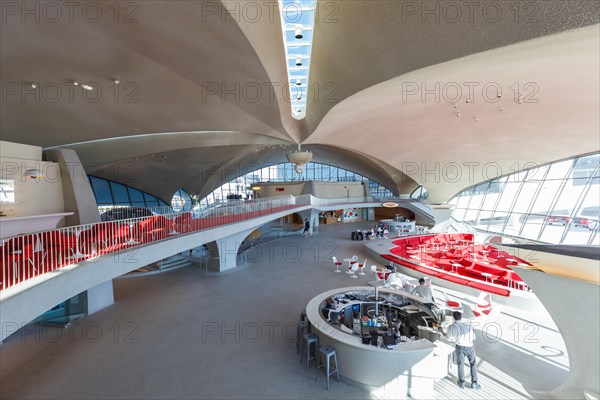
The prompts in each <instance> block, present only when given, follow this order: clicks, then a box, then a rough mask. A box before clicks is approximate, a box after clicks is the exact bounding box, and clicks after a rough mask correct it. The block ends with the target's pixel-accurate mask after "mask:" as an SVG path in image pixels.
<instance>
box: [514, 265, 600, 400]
mask: <svg viewBox="0 0 600 400" xmlns="http://www.w3.org/2000/svg"><path fill="white" fill-rule="evenodd" d="M565 268H568V266H565ZM517 273H518V274H519V276H521V277H522V278H523V280H524V281H525V282H527V285H529V287H531V288H532V289H533V292H534V293H535V294H536V295H537V297H538V298H539V299H540V301H541V302H542V304H543V305H544V307H546V310H548V312H549V313H550V315H551V316H552V319H554V322H555V323H556V326H557V327H558V330H559V331H560V333H561V335H562V337H563V340H564V341H565V345H566V347H567V352H568V353H569V375H568V376H567V379H566V381H565V382H563V383H562V384H561V385H560V386H558V387H557V388H556V389H554V390H551V391H549V392H534V393H531V394H532V395H533V397H534V398H536V399H591V398H597V396H598V393H600V384H599V381H598V376H599V375H600V360H599V353H598V343H599V342H600V316H599V314H598V304H600V290H599V288H598V284H597V283H596V282H585V281H582V280H577V279H571V278H566V277H561V276H556V275H552V274H547V273H543V272H540V271H535V270H528V269H521V268H519V269H518V270H517ZM557 288H560V289H559V290H558V291H557ZM595 396H596V397H595Z"/></svg>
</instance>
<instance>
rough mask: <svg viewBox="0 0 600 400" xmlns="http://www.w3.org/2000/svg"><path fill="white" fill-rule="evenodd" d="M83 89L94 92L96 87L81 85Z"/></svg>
mask: <svg viewBox="0 0 600 400" xmlns="http://www.w3.org/2000/svg"><path fill="white" fill-rule="evenodd" d="M81 88H82V89H85V90H94V87H93V86H90V85H86V84H85V83H84V84H83V85H81Z"/></svg>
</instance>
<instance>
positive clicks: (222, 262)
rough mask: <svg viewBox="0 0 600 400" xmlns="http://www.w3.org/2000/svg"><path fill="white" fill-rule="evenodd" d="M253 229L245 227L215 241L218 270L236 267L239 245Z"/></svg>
mask: <svg viewBox="0 0 600 400" xmlns="http://www.w3.org/2000/svg"><path fill="white" fill-rule="evenodd" d="M253 231H254V229H247V230H245V231H242V232H238V233H234V234H233V235H230V236H227V237H226V238H223V239H217V240H216V241H215V242H216V244H217V250H218V251H219V272H223V271H227V270H230V269H233V268H235V267H237V254H238V251H239V249H240V246H241V245H242V242H243V241H244V239H246V238H247V237H248V235H250V234H251V233H252V232H253Z"/></svg>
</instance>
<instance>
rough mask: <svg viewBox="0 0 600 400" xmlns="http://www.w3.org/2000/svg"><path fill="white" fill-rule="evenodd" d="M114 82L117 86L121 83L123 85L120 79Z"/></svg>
mask: <svg viewBox="0 0 600 400" xmlns="http://www.w3.org/2000/svg"><path fill="white" fill-rule="evenodd" d="M113 82H114V83H115V85H118V84H119V83H121V81H120V80H118V79H114V80H113Z"/></svg>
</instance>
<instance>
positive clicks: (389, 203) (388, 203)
mask: <svg viewBox="0 0 600 400" xmlns="http://www.w3.org/2000/svg"><path fill="white" fill-rule="evenodd" d="M381 205H382V206H383V207H386V208H395V207H398V203H394V202H393V201H388V202H386V203H382V204H381Z"/></svg>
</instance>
